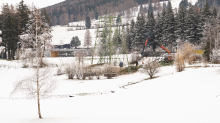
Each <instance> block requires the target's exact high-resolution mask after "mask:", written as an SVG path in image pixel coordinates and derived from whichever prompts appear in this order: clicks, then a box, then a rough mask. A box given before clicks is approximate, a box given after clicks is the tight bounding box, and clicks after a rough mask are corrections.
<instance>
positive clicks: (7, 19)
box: [2, 4, 18, 60]
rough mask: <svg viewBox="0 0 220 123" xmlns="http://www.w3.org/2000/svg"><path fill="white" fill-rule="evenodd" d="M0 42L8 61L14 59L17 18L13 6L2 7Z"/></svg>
mask: <svg viewBox="0 0 220 123" xmlns="http://www.w3.org/2000/svg"><path fill="white" fill-rule="evenodd" d="M2 10H3V11H2V34H3V36H2V40H3V43H4V44H5V46H6V51H7V52H8V59H11V60H13V59H15V57H14V56H15V52H16V50H17V42H18V16H17V13H16V10H15V8H14V6H9V5H8V4H5V5H3V7H2Z"/></svg>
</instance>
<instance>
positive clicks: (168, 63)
mask: <svg viewBox="0 0 220 123" xmlns="http://www.w3.org/2000/svg"><path fill="white" fill-rule="evenodd" d="M159 64H160V65H161V66H171V65H173V64H174V60H172V61H170V62H169V61H165V60H162V61H159Z"/></svg>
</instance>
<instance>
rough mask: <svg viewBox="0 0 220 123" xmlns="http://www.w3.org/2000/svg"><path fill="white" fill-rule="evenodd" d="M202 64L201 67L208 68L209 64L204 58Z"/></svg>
mask: <svg viewBox="0 0 220 123" xmlns="http://www.w3.org/2000/svg"><path fill="white" fill-rule="evenodd" d="M202 63H203V67H209V65H208V64H209V62H208V61H207V60H206V59H205V58H203V60H202Z"/></svg>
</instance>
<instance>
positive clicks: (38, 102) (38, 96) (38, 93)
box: [36, 15, 42, 118]
mask: <svg viewBox="0 0 220 123" xmlns="http://www.w3.org/2000/svg"><path fill="white" fill-rule="evenodd" d="M37 21H38V15H36V44H37V46H36V50H37V51H36V60H37V105H38V116H39V118H42V117H41V111H40V87H39V56H38V51H39V47H38V40H37ZM40 57H41V55H40Z"/></svg>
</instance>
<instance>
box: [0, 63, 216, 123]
mask: <svg viewBox="0 0 220 123" xmlns="http://www.w3.org/2000/svg"><path fill="white" fill-rule="evenodd" d="M50 61H59V60H55V59H52V60H50ZM19 65H20V63H18V62H17V61H5V60H0V66H1V67H0V109H1V110H0V122H2V123H30V122H31V123H60V122H62V123H73V122H76V123H88V122H89V123H122V122H123V123H124V122H125V123H134V122H136V123H146V122H149V123H219V122H220V117H219V114H220V82H219V80H220V65H210V66H213V67H208V68H186V69H185V71H183V72H176V70H175V66H168V67H162V68H161V71H160V73H158V74H157V75H156V76H157V78H155V79H152V80H149V79H148V80H147V78H149V76H147V75H146V74H144V73H141V72H137V73H134V74H130V75H123V76H119V77H116V78H113V79H110V80H108V79H106V78H104V77H102V78H101V79H100V80H97V79H93V80H68V79H67V76H66V75H61V76H54V77H55V78H56V80H57V83H58V86H57V89H56V90H55V91H54V93H53V94H52V95H53V96H52V97H51V98H48V99H43V100H41V111H42V116H43V119H38V114H37V103H36V101H35V100H31V99H25V98H20V95H19V96H16V95H14V96H13V97H10V93H11V91H12V90H13V83H14V82H15V81H17V80H19V79H21V78H23V77H24V76H26V75H27V74H29V73H31V72H33V70H32V69H27V68H20V67H19ZM2 66H6V67H2ZM7 66H10V67H7ZM136 82H139V83H137V84H132V83H136ZM69 95H72V96H74V97H69Z"/></svg>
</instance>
